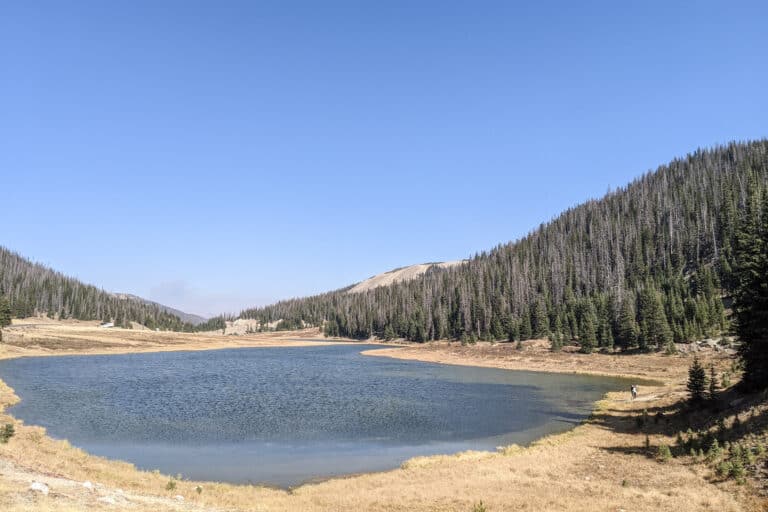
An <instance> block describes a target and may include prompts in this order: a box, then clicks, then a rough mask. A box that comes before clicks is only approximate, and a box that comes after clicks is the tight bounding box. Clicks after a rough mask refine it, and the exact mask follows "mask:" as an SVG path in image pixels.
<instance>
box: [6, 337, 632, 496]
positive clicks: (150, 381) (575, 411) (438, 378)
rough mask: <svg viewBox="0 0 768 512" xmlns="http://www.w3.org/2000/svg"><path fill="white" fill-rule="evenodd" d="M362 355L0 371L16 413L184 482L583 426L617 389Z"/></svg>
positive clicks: (392, 456)
mask: <svg viewBox="0 0 768 512" xmlns="http://www.w3.org/2000/svg"><path fill="white" fill-rule="evenodd" d="M368 348H377V347H376V346H361V345H325V346H317V347H314V346H313V347H280V348H254V349H246V348H243V349H232V350H214V351H204V352H165V353H154V354H127V355H108V356H62V357H37V358H22V359H13V360H6V361H0V378H2V379H3V380H4V381H6V382H7V383H8V384H9V385H10V386H12V387H13V388H14V389H15V390H16V393H17V394H18V395H19V396H20V397H21V399H22V401H21V402H20V403H19V404H18V405H16V406H14V407H12V408H11V409H10V413H11V414H13V415H14V416H16V417H17V418H20V419H22V420H24V421H25V422H26V423H27V424H34V425H41V426H44V427H46V428H47V429H48V434H49V435H51V436H52V437H55V438H62V439H68V440H69V441H70V442H71V443H72V444H73V445H75V446H79V447H81V448H84V449H85V450H87V451H88V452H90V453H93V454H97V455H104V456H107V457H111V458H117V459H122V460H127V461H130V462H133V463H135V464H136V465H137V466H138V467H139V468H142V469H159V470H160V471H162V472H163V473H166V474H172V475H175V474H177V473H181V474H182V475H183V476H184V477H185V478H192V479H201V480H215V481H227V482H238V483H239V482H251V483H266V484H272V485H279V486H293V485H297V484H299V483H301V482H305V481H308V480H312V479H317V478H327V477H331V476H336V475H343V474H350V473H357V472H366V471H377V470H385V469H390V468H394V467H397V466H399V465H400V464H401V463H402V462H403V461H404V460H406V459H408V458H410V457H413V456H417V455H430V454H438V453H453V452H457V451H461V450H467V449H478V450H494V449H495V448H496V447H497V446H500V445H506V444H511V443H518V444H527V443H530V442H531V441H533V440H535V439H537V438H539V437H541V436H544V435H547V434H550V433H554V432H559V431H563V430H566V429H569V428H571V427H573V426H575V425H576V424H577V423H578V422H579V421H581V420H582V419H583V418H585V417H586V416H587V415H588V414H589V413H590V411H591V409H592V406H593V402H594V401H595V400H598V399H599V398H600V397H601V396H602V395H603V394H604V393H605V392H606V391H609V390H615V389H621V388H623V387H627V386H626V382H625V381H622V380H619V379H611V378H600V377H589V376H578V375H554V374H544V373H534V372H512V371H506V370H496V369H488V368H473V367H464V366H448V365H439V364H431V363H421V362H417V361H403V360H397V359H389V358H382V357H369V356H363V355H361V354H360V351H361V350H365V349H368Z"/></svg>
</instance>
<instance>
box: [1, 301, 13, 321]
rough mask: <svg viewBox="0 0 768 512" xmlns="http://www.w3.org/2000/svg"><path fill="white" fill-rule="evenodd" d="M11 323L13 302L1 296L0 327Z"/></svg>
mask: <svg viewBox="0 0 768 512" xmlns="http://www.w3.org/2000/svg"><path fill="white" fill-rule="evenodd" d="M9 325H11V303H10V302H9V301H8V299H7V298H6V297H0V328H3V327H7V326H9Z"/></svg>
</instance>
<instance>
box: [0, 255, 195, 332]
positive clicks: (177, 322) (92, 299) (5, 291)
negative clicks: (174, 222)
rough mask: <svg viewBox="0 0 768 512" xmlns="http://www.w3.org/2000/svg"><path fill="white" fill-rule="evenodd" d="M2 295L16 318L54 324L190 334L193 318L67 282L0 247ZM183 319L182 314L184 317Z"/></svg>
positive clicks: (0, 285)
mask: <svg viewBox="0 0 768 512" xmlns="http://www.w3.org/2000/svg"><path fill="white" fill-rule="evenodd" d="M0 295H3V296H6V297H7V298H8V299H9V301H10V303H11V312H12V316H14V317H17V318H18V317H28V316H33V315H39V314H44V315H48V316H49V317H52V318H53V317H56V318H62V319H66V318H75V319H78V320H102V321H111V322H114V323H115V325H119V326H126V327H127V326H129V325H130V323H131V322H138V323H140V324H142V325H145V326H147V327H149V328H150V329H155V328H157V329H168V330H176V331H191V330H194V327H195V325H194V324H193V323H192V322H191V320H195V321H198V320H203V319H200V317H196V316H194V315H191V316H187V315H186V314H184V315H185V316H187V318H188V319H189V320H190V321H187V320H184V319H182V318H181V317H180V316H179V314H178V313H181V312H180V311H176V310H174V309H172V308H169V307H167V306H163V305H161V304H156V303H154V302H150V301H147V300H144V299H141V298H139V297H134V296H129V295H126V294H113V293H109V292H107V291H104V290H102V289H100V288H97V287H95V286H93V285H90V284H86V283H83V282H81V281H79V280H77V279H75V278H72V277H69V276H66V275H64V274H62V273H61V272H57V271H55V270H53V269H51V268H49V267H46V266H45V265H41V264H39V263H34V262H32V261H30V260H28V259H26V258H24V257H23V256H21V255H19V254H17V253H15V252H13V251H11V250H9V249H6V248H5V247H0ZM182 314H183V313H182Z"/></svg>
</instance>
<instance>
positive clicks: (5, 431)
mask: <svg viewBox="0 0 768 512" xmlns="http://www.w3.org/2000/svg"><path fill="white" fill-rule="evenodd" d="M15 433H16V429H15V428H14V427H13V424H12V423H6V424H5V426H4V427H3V428H1V429H0V443H2V444H5V443H7V442H8V440H9V439H10V438H12V437H13V435H14V434H15Z"/></svg>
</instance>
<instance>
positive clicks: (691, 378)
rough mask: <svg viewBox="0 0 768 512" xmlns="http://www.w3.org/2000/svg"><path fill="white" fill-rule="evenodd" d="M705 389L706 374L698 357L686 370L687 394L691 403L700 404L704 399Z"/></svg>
mask: <svg viewBox="0 0 768 512" xmlns="http://www.w3.org/2000/svg"><path fill="white" fill-rule="evenodd" d="M706 387H707V372H706V371H705V370H704V367H703V366H702V365H701V362H700V361H699V358H698V356H696V357H694V358H693V364H692V365H691V367H690V368H689V369H688V386H687V388H688V393H689V394H690V398H691V401H692V402H700V401H702V400H703V399H704V393H705V390H706Z"/></svg>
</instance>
